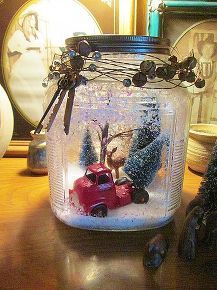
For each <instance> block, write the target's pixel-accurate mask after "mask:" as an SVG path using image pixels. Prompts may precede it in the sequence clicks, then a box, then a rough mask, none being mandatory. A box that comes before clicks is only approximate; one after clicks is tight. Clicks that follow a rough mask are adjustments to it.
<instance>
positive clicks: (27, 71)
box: [8, 11, 47, 124]
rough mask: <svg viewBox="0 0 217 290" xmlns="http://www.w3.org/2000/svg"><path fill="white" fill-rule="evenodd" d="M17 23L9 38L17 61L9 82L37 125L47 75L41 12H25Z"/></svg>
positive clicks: (12, 90)
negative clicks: (44, 61)
mask: <svg viewBox="0 0 217 290" xmlns="http://www.w3.org/2000/svg"><path fill="white" fill-rule="evenodd" d="M18 26H19V28H18V29H16V30H15V31H14V33H13V34H12V36H11V37H10V38H9V41H8V57H9V59H10V58H11V59H13V60H14V61H13V62H11V69H10V72H9V81H8V85H9V90H10V93H11V94H12V95H13V96H16V103H17V105H18V107H20V108H22V110H23V112H25V117H26V118H27V119H30V120H31V121H32V122H33V123H35V124H36V123H37V122H38V121H39V120H40V118H41V116H42V113H43V100H44V88H43V87H42V85H41V83H42V81H43V79H44V78H45V77H46V74H47V70H46V68H45V65H44V63H43V59H44V58H43V55H44V48H43V47H44V46H43V40H42V37H41V34H40V32H39V29H38V14H37V13H36V12H35V11H26V12H25V13H24V14H22V15H21V16H20V17H19V20H18ZM14 56H15V58H14Z"/></svg>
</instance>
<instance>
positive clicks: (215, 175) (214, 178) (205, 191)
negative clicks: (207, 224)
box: [198, 142, 217, 212]
mask: <svg viewBox="0 0 217 290" xmlns="http://www.w3.org/2000/svg"><path fill="white" fill-rule="evenodd" d="M198 194H199V195H200V194H202V196H203V198H204V209H205V211H206V212H212V211H216V210H217V142H216V144H215V146H214V148H213V152H212V157H211V160H210V162H209V165H208V169H207V172H206V173H205V175H204V178H203V180H202V182H201V185H200V188H199V191H198Z"/></svg>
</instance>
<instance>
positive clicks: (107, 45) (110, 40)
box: [65, 34, 170, 54]
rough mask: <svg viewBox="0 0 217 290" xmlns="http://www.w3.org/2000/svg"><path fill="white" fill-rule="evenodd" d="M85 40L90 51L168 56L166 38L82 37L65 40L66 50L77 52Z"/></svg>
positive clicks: (128, 36)
mask: <svg viewBox="0 0 217 290" xmlns="http://www.w3.org/2000/svg"><path fill="white" fill-rule="evenodd" d="M82 40H86V41H88V43H89V44H90V46H91V48H92V51H97V50H98V51H100V52H125V53H161V54H169V45H170V41H169V39H166V38H160V37H152V36H144V35H112V34H109V35H106V34H102V35H83V36H74V37H70V38H67V39H66V41H65V43H66V47H67V49H73V50H77V45H78V43H79V42H80V41H82Z"/></svg>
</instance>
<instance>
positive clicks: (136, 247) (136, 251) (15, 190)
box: [0, 158, 217, 290]
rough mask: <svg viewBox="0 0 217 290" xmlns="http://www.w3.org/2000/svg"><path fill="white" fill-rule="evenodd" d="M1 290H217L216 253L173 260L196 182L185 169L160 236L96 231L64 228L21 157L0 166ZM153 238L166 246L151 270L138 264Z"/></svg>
mask: <svg viewBox="0 0 217 290" xmlns="http://www.w3.org/2000/svg"><path fill="white" fill-rule="evenodd" d="M0 176H1V177H0V180H1V199H0V203H1V206H0V289H28V290H29V289H73V290H77V289H102V290H104V289H106V290H113V289H117V290H121V289H124V290H126V289H132V290H138V289H204V290H206V289H217V276H216V273H213V272H212V271H211V270H210V266H211V265H212V262H213V261H216V260H217V256H216V254H214V253H212V252H211V251H210V250H209V249H207V248H205V247H203V248H200V249H199V253H198V256H197V258H196V260H195V261H194V262H191V263H189V262H188V263H186V262H184V261H182V260H181V259H180V258H179V257H178V256H177V253H176V250H177V240H178V235H179V232H180V229H181V226H182V223H183V218H184V210H185V207H186V204H187V203H188V202H189V201H190V200H191V199H192V198H193V196H194V195H195V193H196V192H197V189H198V186H199V183H200V181H201V177H200V176H198V175H196V174H195V173H193V172H191V171H189V170H188V169H186V173H185V182H184V189H183V202H182V206H181V208H180V209H179V210H178V211H177V213H176V215H175V219H174V221H173V222H171V223H170V224H169V225H167V226H166V227H164V228H161V229H155V230H149V231H141V232H124V233H121V232H97V231H87V230H79V229H75V228H70V227H69V226H66V225H64V224H63V223H61V222H60V221H59V220H58V219H57V218H55V216H54V215H53V214H52V212H51V209H50V205H49V187H48V177H47V176H33V175H31V174H29V172H28V171H27V170H26V159H25V158H3V159H0ZM156 233H163V234H164V235H165V236H166V237H167V238H168V240H169V242H170V248H169V251H168V255H167V257H166V259H165V261H164V263H163V264H162V265H161V266H160V267H159V268H158V269H157V270H150V269H144V268H143V265H142V258H143V249H144V245H145V243H146V242H147V241H148V240H149V239H150V238H151V237H153V236H154V235H155V234H156Z"/></svg>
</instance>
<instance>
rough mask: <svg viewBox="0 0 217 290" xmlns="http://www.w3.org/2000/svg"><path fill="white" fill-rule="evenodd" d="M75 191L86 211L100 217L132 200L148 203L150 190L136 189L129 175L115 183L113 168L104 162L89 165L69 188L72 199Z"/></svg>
mask: <svg viewBox="0 0 217 290" xmlns="http://www.w3.org/2000/svg"><path fill="white" fill-rule="evenodd" d="M74 193H77V195H78V200H79V203H80V205H81V206H82V207H83V209H84V211H85V213H86V214H89V215H92V216H98V217H105V216H107V211H108V209H114V208H117V207H121V206H124V205H127V204H130V203H131V202H132V201H134V202H135V203H147V202H148V200H149V195H148V192H147V191H146V190H144V189H143V190H141V189H140V190H139V189H136V188H135V187H134V186H133V183H132V181H130V180H129V179H128V178H127V177H122V178H120V179H118V180H116V182H115V183H114V181H113V177H112V173H111V170H110V169H109V168H107V167H106V166H105V165H104V164H103V163H94V164H92V165H90V166H88V167H87V170H86V173H85V175H84V176H83V177H80V178H78V179H77V180H75V182H74V188H73V189H70V190H69V196H70V200H71V197H72V195H73V194H74Z"/></svg>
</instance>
